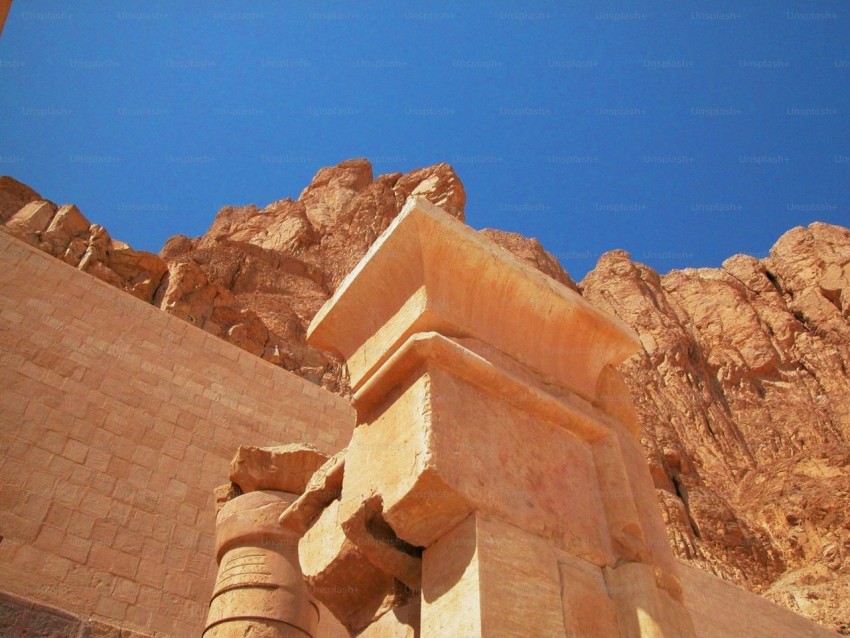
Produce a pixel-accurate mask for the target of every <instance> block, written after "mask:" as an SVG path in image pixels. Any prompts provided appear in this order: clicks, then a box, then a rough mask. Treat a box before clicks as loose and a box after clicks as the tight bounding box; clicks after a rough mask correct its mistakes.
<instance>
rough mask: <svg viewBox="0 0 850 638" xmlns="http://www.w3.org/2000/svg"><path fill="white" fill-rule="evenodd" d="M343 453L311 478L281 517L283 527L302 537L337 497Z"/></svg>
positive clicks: (335, 455)
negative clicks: (302, 491)
mask: <svg viewBox="0 0 850 638" xmlns="http://www.w3.org/2000/svg"><path fill="white" fill-rule="evenodd" d="M345 454H346V450H345V449H343V450H341V451H339V452H337V453H336V454H334V455H333V456H332V457H331V458H329V459H328V460H327V461H325V463H324V465H322V467H320V468H319V469H318V470H316V472H315V473H314V474H313V476H312V477H310V480H309V481H308V482H307V486H306V487H305V488H304V493H303V494H301V496H299V497H298V498H297V499H296V500H295V501H294V502H293V503H292V505H290V506H289V507H288V508H287V509H286V511H284V512H283V514H281V515H280V524H281V525H282V526H283V527H285V528H287V529H289V530H291V531H293V532H295V533H296V534H299V535H303V534H304V533H305V532H306V531H307V530H308V529H310V526H311V525H312V524H313V523H314V522H315V520H316V519H317V518H318V517H319V515H320V514H321V513H322V511H323V510H324V509H325V508H326V507H327V506H328V505H330V504H331V503H332V502H333V501H335V500H337V499H338V498H339V497H340V495H341V494H342V479H343V475H344V472H345Z"/></svg>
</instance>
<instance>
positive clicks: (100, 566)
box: [0, 233, 354, 636]
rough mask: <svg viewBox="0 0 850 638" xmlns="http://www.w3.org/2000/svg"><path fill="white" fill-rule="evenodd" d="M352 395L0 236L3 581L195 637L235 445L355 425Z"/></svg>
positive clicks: (341, 441)
mask: <svg viewBox="0 0 850 638" xmlns="http://www.w3.org/2000/svg"><path fill="white" fill-rule="evenodd" d="M353 424H354V414H353V412H352V410H351V408H350V406H349V405H348V403H347V402H345V401H344V400H342V399H340V398H339V397H337V396H335V395H332V394H330V393H328V392H326V391H324V390H322V389H320V388H319V387H317V386H315V385H313V384H311V383H309V382H307V381H304V380H303V379H301V378H300V377H297V376H295V375H293V374H290V373H288V372H286V371H284V370H282V369H280V368H278V367H275V366H273V365H271V364H269V363H267V362H265V361H262V360H261V359H259V358H257V357H255V356H253V355H250V354H248V353H247V352H244V351H242V350H240V349H238V348H236V347H234V346H232V345H230V344H228V343H225V342H224V341H221V340H219V339H217V338H215V337H213V336H212V335H209V334H207V333H205V332H203V331H202V330H200V329H198V328H195V327H194V326H191V325H190V324H188V323H185V322H184V321H182V320H180V319H177V318H175V317H172V316H170V315H168V314H166V313H164V312H161V311H160V310H158V309H156V308H154V307H152V306H150V305H148V304H145V303H144V302H142V301H139V300H137V299H135V298H134V297H132V296H130V295H128V294H126V293H123V292H121V291H119V290H117V289H115V288H113V287H111V286H109V285H107V284H105V283H103V282H101V281H99V280H97V279H95V278H94V277H91V276H89V275H87V274H85V273H82V272H80V271H78V270H76V269H74V268H72V267H70V266H67V265H66V264H63V263H61V262H59V261H58V260H55V259H53V258H52V257H49V256H48V255H46V254H44V253H41V252H39V251H38V250H36V249H35V248H32V247H30V246H28V245H26V244H23V243H21V242H19V241H17V240H15V239H13V238H11V237H8V236H7V235H5V234H3V233H0V537H2V540H0V590H4V591H6V592H9V593H11V594H15V595H17V596H22V597H24V598H27V599H32V600H36V601H40V602H43V603H46V604H48V605H52V606H55V607H58V608H60V609H62V610H66V611H68V612H71V613H72V614H76V615H78V616H80V617H82V618H102V619H107V620H110V621H112V622H114V623H115V624H121V625H123V626H126V627H128V628H135V629H137V630H142V631H144V632H146V633H154V632H161V633H162V634H165V635H168V636H196V635H199V634H200V631H201V629H202V627H203V623H204V619H205V615H206V608H207V603H208V599H209V595H210V592H211V591H212V584H213V581H214V577H215V562H214V560H213V534H214V509H215V508H214V502H213V496H212V490H213V488H214V487H215V486H216V485H218V484H221V483H223V482H224V481H225V480H226V477H227V471H228V470H227V468H228V462H229V460H230V459H231V458H232V456H233V454H234V452H235V450H236V448H237V447H238V446H239V445H240V444H249V445H250V444H253V445H275V444H282V443H291V442H297V441H301V442H307V443H312V444H313V445H315V446H317V447H318V448H319V449H321V450H323V451H326V452H329V453H332V452H336V451H337V450H339V449H340V448H342V447H343V446H344V445H345V444H346V443H347V442H348V439H349V438H350V436H351V431H352V427H353Z"/></svg>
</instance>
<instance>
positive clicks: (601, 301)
mask: <svg viewBox="0 0 850 638" xmlns="http://www.w3.org/2000/svg"><path fill="white" fill-rule="evenodd" d="M848 264H850V231H848V230H847V229H845V228H841V227H837V226H830V225H828V224H820V223H815V224H812V225H811V226H810V227H808V228H795V229H793V230H791V231H789V232H788V233H786V234H785V235H783V236H782V238H780V240H779V241H778V242H777V243H776V245H775V246H774V248H773V250H772V251H771V254H770V257H769V258H767V259H764V260H757V259H754V258H752V257H747V256H744V255H737V256H735V257H732V258H730V259H728V260H727V261H726V262H724V264H723V267H722V268H719V269H707V268H706V269H699V270H691V269H689V270H683V271H673V272H671V273H669V274H667V275H664V276H659V275H658V274H657V273H655V272H654V271H652V270H651V269H649V268H647V267H646V266H643V265H641V264H637V263H634V262H632V261H631V260H630V259H629V257H628V255H627V254H626V253H624V252H622V251H614V252H611V253H608V254H606V255H604V256H603V257H602V258H601V259H600V261H599V264H598V265H597V267H596V268H595V269H594V270H593V271H592V272H591V273H589V274H588V275H587V277H586V278H585V279H584V281H582V282H581V288H582V291H583V294H584V295H585V297H586V298H587V299H588V300H590V301H591V302H592V303H594V304H596V305H598V306H599V307H601V308H603V309H605V310H608V311H609V312H612V313H614V314H616V315H617V316H619V317H620V318H621V319H623V320H624V321H626V323H628V324H629V325H630V326H632V327H633V328H634V329H635V330H636V331H637V332H638V333H639V334H640V337H641V341H642V342H643V346H644V352H642V353H641V354H640V355H638V356H636V357H634V358H632V359H631V360H629V361H627V362H626V363H625V364H624V365H623V366H621V370H622V372H623V373H624V376H625V378H626V381H627V383H628V385H629V387H630V389H631V392H632V395H633V396H634V398H635V401H636V404H637V409H638V412H639V415H640V420H641V424H642V426H643V443H644V447H645V449H646V451H647V454H648V457H649V461H650V466H651V467H652V470H653V476H654V478H655V482H656V488H657V491H658V496H659V500H660V502H661V504H662V509H663V510H664V515H665V518H666V522H667V527H668V533H669V536H670V540H671V542H672V543H673V546H674V548H675V550H676V552H677V553H678V554H679V556H680V557H682V558H684V559H686V560H689V561H690V562H692V563H694V564H697V565H698V566H700V567H702V568H704V569H707V570H709V571H713V572H715V573H718V574H720V575H722V576H724V577H725V578H728V579H731V580H733V581H735V582H737V583H739V584H741V585H743V586H744V587H747V588H748V589H751V590H754V591H757V592H762V593H765V594H766V595H767V596H768V598H771V599H772V600H774V601H776V602H780V603H782V604H785V605H786V606H788V607H790V608H791V609H794V610H795V611H799V612H801V613H803V614H805V615H808V616H809V617H811V618H813V619H815V620H818V621H819V622H821V623H822V624H824V625H826V626H829V627H832V628H834V629H837V630H839V631H844V632H845V633H847V632H850V618H848V616H847V612H846V611H839V610H840V609H841V607H842V603H841V601H842V600H843V601H845V602H846V600H847V598H848V595H850V578H849V577H848V574H850V508H848V505H847V502H848V501H847V496H848V491H850V468H848V463H847V460H848V458H850V457H848V454H850V445H848V441H850V374H848V371H850V332H848V330H850V324H849V323H848V318H850V306H848V299H850V277H848V276H847V275H848V272H849V271H850V269H848ZM844 607H846V604H845V605H844Z"/></svg>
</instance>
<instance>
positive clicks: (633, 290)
mask: <svg viewBox="0 0 850 638" xmlns="http://www.w3.org/2000/svg"><path fill="white" fill-rule="evenodd" d="M413 193H415V194H420V195H424V196H425V197H427V198H428V199H429V200H430V201H432V202H434V203H435V204H437V205H439V206H441V207H443V208H444V209H446V210H447V211H448V212H450V213H451V214H453V215H455V216H457V217H459V218H461V219H463V210H464V204H465V194H464V190H463V186H462V184H461V183H460V180H459V179H458V177H457V175H456V174H455V173H454V171H453V170H452V169H451V167H449V166H448V165H445V164H438V165H436V166H431V167H428V168H423V169H419V170H415V171H412V172H409V173H406V174H401V173H394V174H390V175H381V176H379V177H377V178H374V177H373V175H372V167H371V165H370V164H369V162H368V161H366V160H362V159H360V160H350V161H347V162H343V163H342V164H340V165H339V166H336V167H328V168H323V169H321V170H320V171H319V172H318V173H317V175H316V176H315V177H314V179H313V180H312V182H311V183H310V185H309V186H308V187H307V188H306V189H305V190H304V191H303V192H302V193H301V195H300V197H299V198H298V199H297V200H291V199H284V200H280V201H277V202H274V203H272V204H269V205H268V206H266V207H265V208H262V209H259V208H257V207H255V206H242V207H225V208H223V209H222V210H221V211H219V213H218V214H217V215H216V218H215V220H214V221H213V223H212V225H211V227H210V228H209V230H208V231H207V232H206V233H205V234H204V235H203V236H201V237H198V238H194V239H190V238H187V237H184V236H178V237H174V238H172V239H170V240H169V241H168V242H167V243H166V245H165V247H164V248H163V249H162V251H161V253H160V255H159V256H157V255H152V254H150V253H143V252H140V251H133V250H132V249H130V248H129V247H128V246H127V245H126V244H122V243H120V242H116V241H114V240H112V239H111V238H110V237H109V235H108V233H106V231H105V230H104V229H103V228H102V227H100V226H97V225H93V224H90V223H89V222H88V220H86V219H85V217H83V216H82V214H81V213H80V212H79V211H78V210H77V209H76V208H75V207H73V206H63V207H61V208H59V207H57V206H55V205H54V204H52V203H50V202H44V201H42V200H41V198H40V196H39V195H38V194H37V193H36V192H35V191H32V190H31V189H29V188H28V187H26V186H24V185H23V184H20V183H19V182H16V181H14V180H11V179H10V178H0V223H5V224H6V226H5V228H6V230H8V231H10V232H13V233H14V234H15V235H17V236H18V237H20V238H22V239H24V240H25V241H28V242H29V243H32V244H34V245H37V246H39V247H41V248H42V250H45V251H46V252H49V253H50V254H52V255H54V256H56V257H58V258H60V259H63V260H64V261H66V262H68V263H70V264H72V265H74V266H77V267H79V268H81V269H83V270H86V271H88V272H90V273H91V274H93V275H95V276H97V277H100V278H101V279H104V280H106V281H108V282H110V283H112V284H114V285H116V286H118V287H121V288H123V289H125V290H127V291H128V292H130V293H131V294H134V295H136V296H138V297H140V298H142V299H144V300H146V301H148V302H150V303H153V304H155V305H157V306H158V307H160V308H162V309H163V310H165V311H166V312H169V313H171V314H175V315H177V316H180V317H182V318H184V319H186V320H187V321H190V322H192V323H195V324H196V325H198V326H200V327H202V328H203V329H205V330H207V331H208V332H211V333H213V334H216V335H218V336H220V337H222V338H224V339H226V340H228V341H230V342H232V343H235V344H237V345H239V346H240V347H242V348H244V349H245V350H248V351H250V352H253V353H254V354H256V355H258V356H261V357H263V358H264V359H266V360H269V361H271V362H273V363H275V364H277V365H281V366H282V367H285V368H286V369H289V370H292V371H294V372H296V373H298V374H300V375H302V376H304V377H306V378H309V379H311V380H313V381H314V382H316V383H320V384H321V385H323V386H325V387H327V388H328V389H331V390H333V391H336V392H340V393H343V394H344V393H345V392H346V389H347V385H346V378H345V373H344V370H343V368H342V366H341V365H340V364H339V362H338V361H337V360H336V359H335V358H334V357H332V356H331V355H329V354H327V353H324V352H321V351H318V350H315V349H313V348H310V347H308V346H307V345H306V344H305V343H304V332H305V329H306V326H307V325H308V323H309V321H310V320H311V319H312V317H313V315H314V314H315V313H316V312H317V310H318V309H319V308H320V307H321V305H322V304H323V303H324V302H325V300H326V299H328V297H329V296H330V295H331V294H332V292H333V291H334V290H335V288H336V287H337V286H338V285H339V284H340V282H341V281H342V279H343V278H344V277H345V275H346V274H347V273H348V272H349V271H350V270H351V268H352V267H353V266H354V265H355V264H356V263H357V261H358V260H359V259H360V258H361V257H362V256H363V254H364V253H365V252H366V250H367V249H368V248H369V246H370V245H371V244H372V242H373V241H374V240H375V239H376V238H377V236H378V235H379V234H380V233H381V232H382V231H383V230H384V229H385V228H386V227H387V226H388V224H389V223H390V221H391V220H392V219H393V218H394V217H395V216H396V215H397V214H398V212H399V211H400V209H401V207H402V205H403V204H404V201H405V200H406V198H407V197H408V196H409V195H410V194H413ZM482 233H484V234H485V235H486V236H487V237H488V238H490V239H491V240H493V241H496V242H497V243H498V244H500V245H501V246H502V247H503V248H506V249H507V250H510V251H511V252H513V253H514V254H515V255H517V256H518V257H519V258H521V259H523V260H525V261H526V262H528V263H530V264H531V265H533V266H534V267H536V268H538V269H540V270H541V271H543V272H545V273H546V274H548V275H550V276H552V277H553V278H555V279H557V280H559V281H561V282H562V283H564V284H565V285H568V286H570V287H572V288H574V289H578V290H580V291H581V292H582V294H584V295H585V297H586V298H587V299H588V300H590V301H591V302H592V303H594V304H596V305H598V306H599V307H601V308H603V309H605V310H607V311H609V312H612V313H613V314H615V315H617V316H619V317H620V318H621V319H623V320H624V321H626V322H627V323H628V324H629V325H630V326H632V327H633V328H634V329H635V330H636V331H637V332H638V334H639V335H640V337H641V341H642V343H643V345H644V352H642V353H641V354H640V355H638V356H636V357H633V358H632V359H630V360H629V361H627V362H626V363H625V364H624V365H623V366H622V370H623V372H624V374H625V377H626V380H627V383H628V384H629V387H630V389H631V391H632V393H633V396H634V399H635V402H636V405H637V409H638V412H639V415H640V417H641V422H642V427H643V443H644V447H645V449H646V452H647V457H648V459H649V463H650V467H651V469H652V473H653V476H654V479H655V483H656V488H657V494H658V498H659V502H660V504H661V507H662V511H663V514H664V516H665V520H666V522H667V528H668V533H669V536H670V540H671V543H672V544H673V547H674V550H675V551H676V553H677V554H678V555H679V556H680V557H681V558H682V559H684V560H687V561H689V562H691V563H693V564H695V565H697V566H699V567H702V568H703V569H706V570H709V571H713V572H715V573H717V574H719V575H721V576H723V577H724V578H727V579H729V580H732V581H734V582H737V583H739V584H740V585H742V586H744V587H746V588H748V589H751V590H753V591H756V592H759V593H762V594H764V595H765V596H767V597H768V598H770V599H771V600H774V601H776V602H779V603H780V604H783V605H786V606H788V607H790V608H791V609H793V610H795V611H798V612H800V613H802V614H804V615H807V616H809V617H811V618H813V619H815V620H817V621H818V622H820V623H822V624H823V625H825V626H828V627H831V628H834V629H836V630H838V631H840V632H843V633H848V634H850V617H848V612H847V610H846V609H847V605H846V601H847V600H848V599H850V511H848V506H847V498H848V489H850V469H848V460H850V443H848V442H850V372H848V371H850V231H848V230H847V229H844V228H840V227H836V226H829V225H826V224H813V225H812V226H811V227H809V228H808V229H804V228H796V229H793V230H791V231H789V232H788V233H786V234H785V235H784V236H783V237H782V238H780V240H779V241H778V242H777V244H776V245H775V246H774V248H773V250H772V251H771V256H770V257H769V258H767V259H763V260H757V259H754V258H752V257H747V256H743V255H739V256H735V257H732V258H730V259H728V260H727V261H726V262H725V263H724V264H723V267H722V268H719V269H699V270H684V271H673V272H671V273H669V274H667V275H663V276H662V275H659V274H658V273H656V272H655V271H653V270H652V269H650V268H648V267H647V266H644V265H642V264H638V263H635V262H633V261H631V260H630V258H629V256H628V255H627V254H626V253H624V252H622V251H613V252H610V253H608V254H606V255H604V256H603V257H602V258H601V259H600V261H599V263H598V264H597V266H596V268H595V269H594V270H593V271H592V272H591V273H589V274H588V275H587V276H586V277H585V279H584V280H583V281H582V282H581V283H580V284H576V283H575V282H573V281H572V280H571V279H570V277H569V275H568V274H567V273H566V272H565V271H564V270H563V268H561V266H560V264H558V262H557V260H556V259H555V258H554V257H553V256H552V255H550V254H549V253H547V252H546V251H545V250H544V249H543V248H542V246H541V245H540V244H539V242H537V241H536V240H533V239H528V238H525V237H522V236H520V235H516V234H514V233H505V232H502V231H497V230H484V231H482ZM842 602H843V603H844V604H842Z"/></svg>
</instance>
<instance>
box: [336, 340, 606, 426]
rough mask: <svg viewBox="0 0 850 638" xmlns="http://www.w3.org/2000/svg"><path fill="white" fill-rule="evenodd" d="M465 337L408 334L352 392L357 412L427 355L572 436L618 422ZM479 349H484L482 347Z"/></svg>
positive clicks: (369, 407)
mask: <svg viewBox="0 0 850 638" xmlns="http://www.w3.org/2000/svg"><path fill="white" fill-rule="evenodd" d="M469 341H470V340H468V339H466V340H461V339H452V338H448V337H444V336H443V335H441V334H439V333H437V332H425V333H416V334H414V335H411V336H410V337H409V338H408V339H407V341H405V342H404V344H402V345H401V347H399V348H398V350H396V351H395V352H394V353H393V354H392V355H391V356H390V357H389V358H388V359H387V360H386V362H385V363H384V365H383V366H381V368H380V369H379V370H378V371H377V372H376V373H375V374H374V375H373V376H372V377H370V378H369V380H368V381H367V382H366V383H364V384H363V386H361V388H360V390H358V391H357V392H356V393H355V394H354V396H353V397H352V404H353V405H354V407H355V409H357V412H358V416H359V417H362V418H367V417H368V415H369V414H370V413H371V412H372V411H374V410H375V409H376V408H378V407H379V406H380V405H381V403H382V402H383V401H384V400H385V399H386V397H387V395H388V394H389V393H390V391H391V390H392V389H393V388H394V387H397V386H399V385H400V384H403V383H404V382H405V381H407V380H408V379H409V378H410V377H411V375H412V374H414V373H415V371H416V370H417V369H418V368H420V367H421V366H422V365H423V364H424V363H425V362H426V361H427V362H432V363H433V364H434V365H438V366H440V367H441V368H443V369H444V370H446V371H448V372H450V373H451V374H453V375H455V376H457V377H459V378H462V379H464V380H466V381H468V382H470V383H473V384H474V385H476V386H479V387H480V388H482V389H483V390H485V391H486V392H488V393H490V394H493V395H494V396H496V397H500V398H503V399H504V400H506V401H509V402H510V403H512V404H514V405H515V406H516V407H517V408H519V409H522V410H524V411H527V412H529V413H531V414H536V415H538V416H539V417H540V418H542V419H545V420H546V421H550V422H551V423H553V424H556V425H558V426H561V427H563V428H565V429H567V430H568V431H569V432H570V433H572V434H573V435H575V436H576V437H577V438H579V439H581V440H584V441H588V442H594V441H597V440H599V439H601V438H603V437H605V436H607V435H608V434H610V433H611V431H612V430H613V429H614V428H616V427H617V420H616V419H614V418H612V417H611V416H610V415H608V414H606V413H605V412H603V411H602V410H600V409H599V408H597V407H595V406H594V405H593V404H591V403H590V402H588V401H585V400H584V399H582V398H581V397H579V396H577V395H575V394H573V393H572V392H570V391H569V390H566V389H564V388H557V389H556V390H560V391H553V389H552V388H547V387H546V386H545V385H543V384H541V383H540V382H539V380H538V379H537V378H534V377H533V376H532V375H530V374H524V372H525V371H524V370H522V369H518V368H520V366H517V365H516V364H514V366H513V367H514V369H513V370H511V369H509V368H508V367H507V366H505V365H500V363H503V362H499V363H494V361H493V360H492V355H493V354H498V352H496V351H493V350H492V349H489V348H486V347H485V348H483V349H479V351H478V352H475V351H473V350H471V349H470V348H469V347H468V346H469V345H471V344H469V343H468V342H469ZM482 350H485V351H483V352H482ZM486 350H490V352H486Z"/></svg>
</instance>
